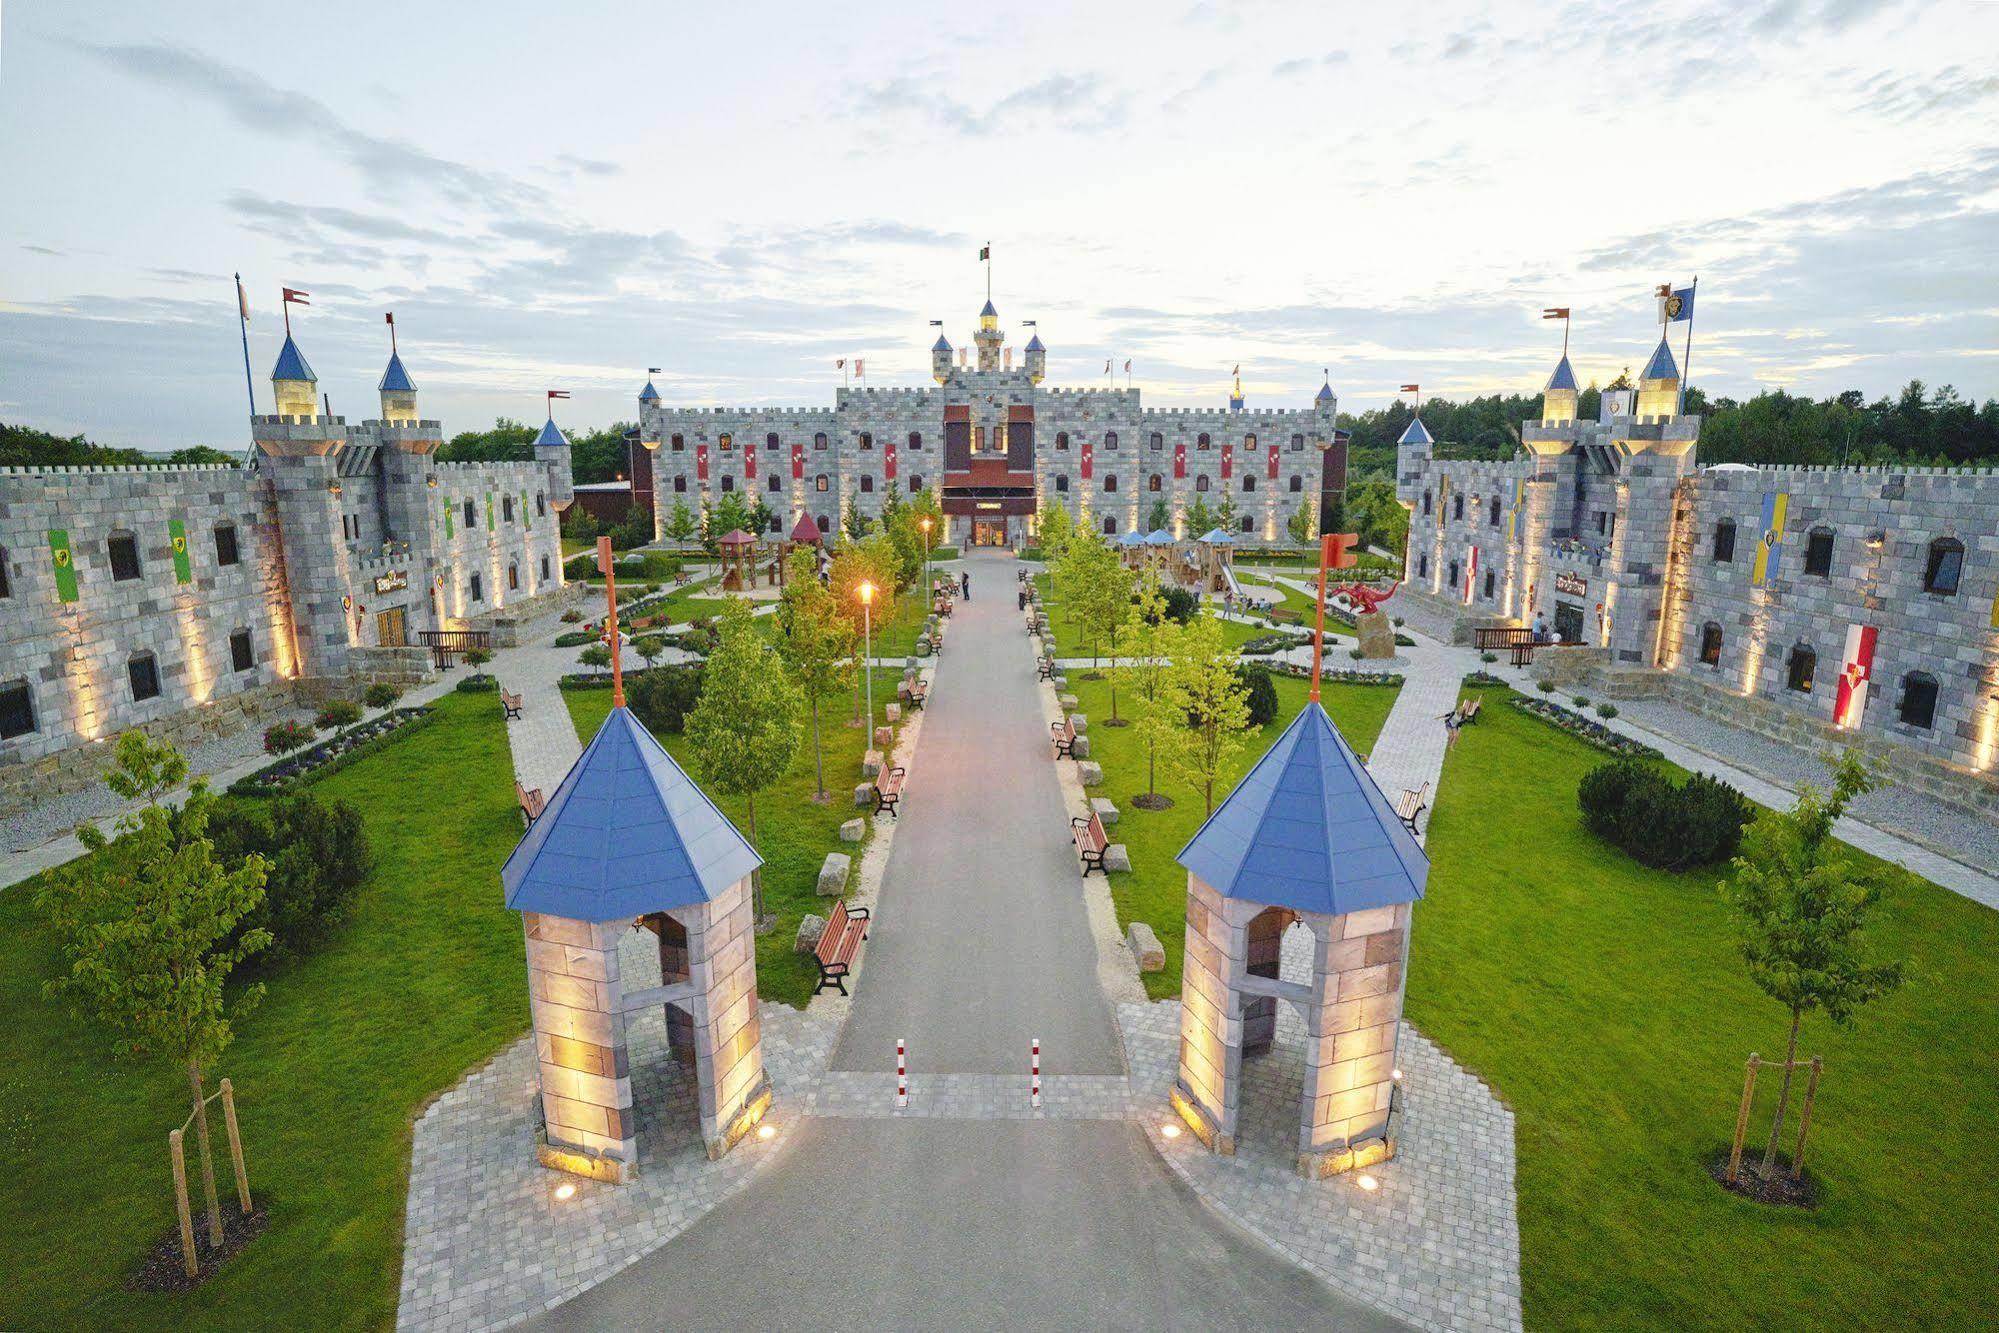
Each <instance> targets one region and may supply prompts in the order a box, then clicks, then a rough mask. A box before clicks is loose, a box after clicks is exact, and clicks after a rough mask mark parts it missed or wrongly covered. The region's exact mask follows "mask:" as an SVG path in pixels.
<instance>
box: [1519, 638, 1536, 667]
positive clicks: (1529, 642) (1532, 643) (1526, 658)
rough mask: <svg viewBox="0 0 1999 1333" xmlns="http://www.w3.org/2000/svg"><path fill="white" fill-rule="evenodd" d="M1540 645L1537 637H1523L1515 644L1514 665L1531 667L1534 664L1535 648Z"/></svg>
mask: <svg viewBox="0 0 1999 1333" xmlns="http://www.w3.org/2000/svg"><path fill="white" fill-rule="evenodd" d="M1538 646H1539V641H1538V640H1535V639H1522V640H1521V641H1520V642H1519V643H1516V644H1514V645H1513V665H1514V666H1517V667H1530V666H1533V665H1534V649H1535V648H1536V647H1538Z"/></svg>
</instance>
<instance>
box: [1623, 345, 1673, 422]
mask: <svg viewBox="0 0 1999 1333" xmlns="http://www.w3.org/2000/svg"><path fill="white" fill-rule="evenodd" d="M1679 414H1680V366H1679V363H1678V362H1676V361H1674V360H1673V349H1672V348H1670V347H1668V346H1667V345H1666V339H1665V337H1664V335H1661V336H1660V338H1659V346H1658V347H1657V348H1656V349H1654V351H1653V353H1652V359H1651V360H1650V361H1647V362H1646V363H1645V369H1643V370H1641V371H1639V372H1638V406H1637V408H1636V409H1635V411H1634V415H1635V416H1637V417H1638V418H1639V419H1640V420H1644V419H1647V418H1661V417H1675V416H1678V415H1679Z"/></svg>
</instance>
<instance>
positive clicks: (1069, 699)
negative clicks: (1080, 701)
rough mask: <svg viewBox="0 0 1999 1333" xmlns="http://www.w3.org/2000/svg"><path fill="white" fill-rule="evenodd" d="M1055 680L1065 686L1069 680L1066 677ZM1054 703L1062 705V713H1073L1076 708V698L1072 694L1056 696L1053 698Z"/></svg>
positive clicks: (1058, 677)
mask: <svg viewBox="0 0 1999 1333" xmlns="http://www.w3.org/2000/svg"><path fill="white" fill-rule="evenodd" d="M1055 679H1057V680H1059V681H1062V682H1063V683H1065V684H1066V683H1067V682H1068V679H1069V678H1068V677H1067V676H1057V677H1056V678H1055ZM1055 702H1056V703H1058V704H1061V705H1062V711H1063V712H1065V713H1068V712H1073V711H1074V710H1075V707H1076V696H1075V695H1073V694H1058V695H1056V696H1055Z"/></svg>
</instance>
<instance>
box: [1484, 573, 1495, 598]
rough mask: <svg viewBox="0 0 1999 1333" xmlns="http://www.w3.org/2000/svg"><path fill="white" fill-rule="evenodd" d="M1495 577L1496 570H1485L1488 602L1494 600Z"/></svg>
mask: <svg viewBox="0 0 1999 1333" xmlns="http://www.w3.org/2000/svg"><path fill="white" fill-rule="evenodd" d="M1495 578H1496V572H1495V571H1493V570H1490V569H1488V570H1486V571H1485V600H1486V601H1488V602H1489V601H1491V600H1492V590H1493V588H1494V586H1496V585H1495V582H1494V580H1495Z"/></svg>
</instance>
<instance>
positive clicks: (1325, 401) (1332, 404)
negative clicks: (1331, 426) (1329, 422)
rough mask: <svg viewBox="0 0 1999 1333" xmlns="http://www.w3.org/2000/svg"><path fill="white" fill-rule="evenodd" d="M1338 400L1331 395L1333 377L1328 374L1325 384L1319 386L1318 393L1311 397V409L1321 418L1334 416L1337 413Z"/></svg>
mask: <svg viewBox="0 0 1999 1333" xmlns="http://www.w3.org/2000/svg"><path fill="white" fill-rule="evenodd" d="M1339 405H1340V400H1339V398H1338V397H1336V396H1335V395H1334V393H1333V377H1332V375H1331V374H1330V373H1328V374H1327V376H1326V382H1325V383H1324V384H1321V385H1320V386H1319V392H1318V393H1316V394H1314V395H1313V396H1312V409H1313V410H1314V411H1316V412H1317V413H1319V415H1321V416H1334V415H1336V414H1337V413H1338V411H1339Z"/></svg>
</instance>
